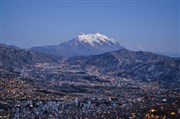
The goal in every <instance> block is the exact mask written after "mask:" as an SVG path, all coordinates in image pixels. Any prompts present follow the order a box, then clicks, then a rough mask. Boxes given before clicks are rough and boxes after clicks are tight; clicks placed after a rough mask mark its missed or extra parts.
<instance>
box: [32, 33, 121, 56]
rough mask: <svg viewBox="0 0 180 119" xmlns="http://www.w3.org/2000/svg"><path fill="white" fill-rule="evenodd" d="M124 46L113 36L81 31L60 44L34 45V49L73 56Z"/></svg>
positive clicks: (94, 53) (93, 53) (98, 52)
mask: <svg viewBox="0 0 180 119" xmlns="http://www.w3.org/2000/svg"><path fill="white" fill-rule="evenodd" d="M122 48H124V47H122V46H121V45H120V44H119V43H118V41H116V40H114V39H112V38H108V37H107V36H105V35H103V34H100V33H95V34H85V33H81V34H79V35H78V36H77V37H75V38H73V39H71V40H69V41H66V42H63V43H61V44H60V45H54V46H44V47H33V48H32V49H33V50H35V51H39V52H43V53H47V54H52V55H58V56H64V57H72V56H87V55H97V54H102V53H105V52H110V51H115V50H119V49H122Z"/></svg>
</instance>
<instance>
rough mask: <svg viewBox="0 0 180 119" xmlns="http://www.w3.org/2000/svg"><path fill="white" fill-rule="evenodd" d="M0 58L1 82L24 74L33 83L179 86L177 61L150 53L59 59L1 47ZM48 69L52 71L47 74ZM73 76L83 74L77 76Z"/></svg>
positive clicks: (121, 53) (122, 53) (120, 52)
mask: <svg viewBox="0 0 180 119" xmlns="http://www.w3.org/2000/svg"><path fill="white" fill-rule="evenodd" d="M0 54H1V55H0V75H1V78H2V77H6V78H7V77H9V78H11V77H12V76H13V77H22V76H25V75H24V74H26V76H28V77H31V78H32V79H34V80H35V79H37V77H38V79H41V80H46V79H48V80H61V77H63V80H65V79H66V80H71V81H72V80H73V81H74V80H75V81H76V80H77V82H78V81H79V80H80V79H81V80H87V79H86V78H87V77H88V76H89V75H91V76H95V77H97V78H95V79H93V80H96V79H97V80H99V79H101V78H102V75H106V76H110V77H111V78H114V77H119V78H126V79H132V80H141V81H144V82H154V81H157V82H159V83H160V84H162V85H165V86H176V87H178V86H179V85H180V58H171V57H167V56H163V55H157V54H153V53H151V52H143V51H139V52H134V51H129V50H127V49H125V48H122V49H120V50H118V51H112V52H108V53H104V54H100V55H91V56H77V57H70V58H62V57H58V56H53V55H47V54H44V53H38V52H35V51H31V50H23V49H19V48H16V47H9V46H6V45H1V47H0ZM39 63H40V64H41V65H42V66H41V65H40V67H42V68H40V69H39V68H38V67H37V66H36V65H39ZM47 64H48V65H47ZM46 65H47V66H46ZM50 67H51V70H48V71H47V68H48V69H49V68H50ZM69 71H71V72H69ZM55 72H59V73H55ZM73 72H81V73H82V74H81V73H80V75H78V76H77V73H73ZM39 74H41V75H39ZM82 76H83V77H82ZM80 77H82V78H80ZM85 77H86V78H85ZM25 78H27V77H25ZM90 80H91V79H90ZM107 80H111V79H107Z"/></svg>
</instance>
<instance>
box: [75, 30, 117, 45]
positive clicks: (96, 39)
mask: <svg viewBox="0 0 180 119" xmlns="http://www.w3.org/2000/svg"><path fill="white" fill-rule="evenodd" d="M77 40H78V41H80V42H85V43H89V44H91V45H92V46H94V45H95V44H94V43H97V44H99V45H103V44H102V43H101V42H104V43H107V44H109V45H111V44H110V43H109V42H112V43H117V40H114V39H112V38H108V37H107V36H105V35H103V34H100V33H96V34H84V33H82V34H80V35H78V37H77Z"/></svg>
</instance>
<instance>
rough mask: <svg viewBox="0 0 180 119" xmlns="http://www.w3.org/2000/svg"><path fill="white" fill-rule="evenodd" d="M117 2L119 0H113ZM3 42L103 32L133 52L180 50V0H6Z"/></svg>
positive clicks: (47, 41) (50, 41) (51, 41)
mask: <svg viewBox="0 0 180 119" xmlns="http://www.w3.org/2000/svg"><path fill="white" fill-rule="evenodd" d="M111 1H113V2H111ZM0 4H1V12H0V13H1V34H0V35H1V43H5V44H9V45H16V46H19V47H22V48H30V47H32V46H42V45H57V44H60V43H61V42H63V41H67V40H71V39H72V38H73V37H75V36H77V35H78V34H79V33H80V32H84V33H96V32H99V33H102V34H105V35H107V36H109V37H112V38H115V39H117V40H118V41H119V42H120V43H121V45H123V46H124V47H126V48H128V49H131V50H146V51H155V52H171V53H178V52H180V31H179V28H180V24H179V21H180V19H179V18H180V2H178V0H145V1H143V0H136V1H133V0H131V1H130V0H129V1H128V0H94V1H92V0H85V1H83V0H77V1H75V0H63V1H62V0H1V3H0Z"/></svg>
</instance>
